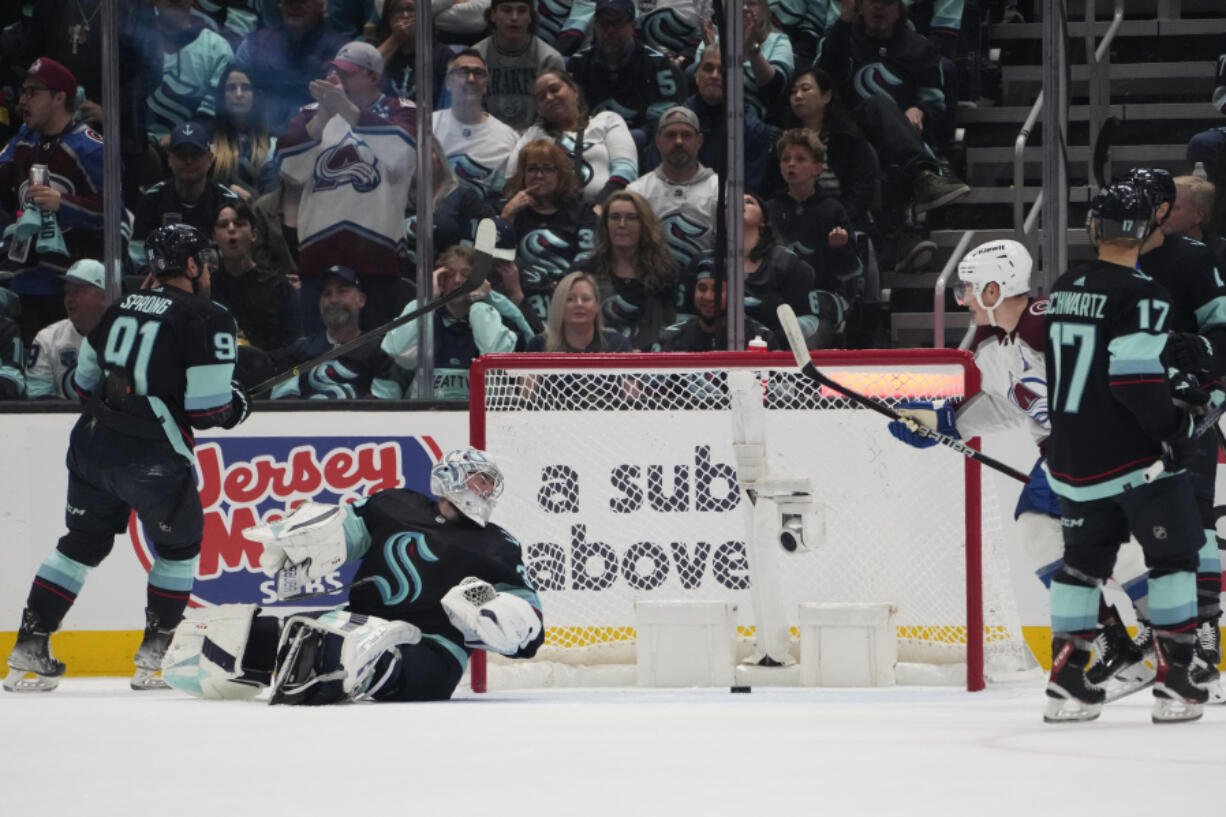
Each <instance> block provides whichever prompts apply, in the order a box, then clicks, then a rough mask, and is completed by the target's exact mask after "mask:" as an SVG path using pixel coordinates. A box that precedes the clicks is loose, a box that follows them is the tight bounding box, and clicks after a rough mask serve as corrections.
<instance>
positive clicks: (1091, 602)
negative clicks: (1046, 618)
mask: <svg viewBox="0 0 1226 817" xmlns="http://www.w3.org/2000/svg"><path fill="white" fill-rule="evenodd" d="M1098 593H1099V590H1098V588H1097V587H1083V586H1081V585H1076V584H1065V583H1064V582H1062V581H1058V580H1057V581H1053V582H1052V583H1051V629H1052V632H1056V633H1084V632H1087V631H1089V630H1094V629H1096V628H1097V627H1098Z"/></svg>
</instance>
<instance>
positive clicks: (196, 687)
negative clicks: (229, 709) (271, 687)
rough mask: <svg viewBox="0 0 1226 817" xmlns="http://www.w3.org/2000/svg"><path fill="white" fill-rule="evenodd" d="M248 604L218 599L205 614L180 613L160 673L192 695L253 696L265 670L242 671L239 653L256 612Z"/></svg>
mask: <svg viewBox="0 0 1226 817" xmlns="http://www.w3.org/2000/svg"><path fill="white" fill-rule="evenodd" d="M259 611H260V608H259V607H257V606H256V605H254V604H223V605H221V606H220V607H217V608H216V609H214V610H213V611H212V612H211V613H210V614H209V616H208V617H207V618H204V619H185V620H184V621H182V622H180V623H179V626H178V627H177V628H175V634H174V638H173V639H172V640H171V642H170V646H169V647H168V648H167V649H166V655H165V657H164V658H163V659H162V678H163V680H165V682H166V683H167V684H168V685H169V686H171V687H174V688H175V689H177V690H179V691H181V692H186V693H187V694H188V695H193V696H195V697H197V698H208V699H212V700H243V699H247V698H254V697H255V696H256V695H258V694H260V690H262V689H263V688H264V687H265V686H267V685H268V674H267V673H261V672H258V671H248V670H247V669H246V668H245V667H244V666H243V658H244V653H245V652H246V650H247V642H248V639H249V637H250V635H251V629H252V626H253V622H254V620H255V616H256V613H258V612H259Z"/></svg>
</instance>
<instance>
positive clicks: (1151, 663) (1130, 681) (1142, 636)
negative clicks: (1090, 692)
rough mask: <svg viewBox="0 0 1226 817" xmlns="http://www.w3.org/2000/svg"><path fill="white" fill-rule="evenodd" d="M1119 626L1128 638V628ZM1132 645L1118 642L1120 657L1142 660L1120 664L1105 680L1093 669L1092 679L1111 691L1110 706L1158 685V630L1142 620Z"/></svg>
mask: <svg viewBox="0 0 1226 817" xmlns="http://www.w3.org/2000/svg"><path fill="white" fill-rule="evenodd" d="M1118 627H1119V632H1120V633H1122V634H1123V635H1124V637H1125V638H1127V635H1128V632H1127V630H1125V629H1124V625H1123V624H1119V625H1118ZM1104 632H1105V630H1104ZM1102 635H1103V634H1102V633H1100V634H1099V636H1100V637H1101V636H1102ZM1117 637H1118V634H1117ZM1094 641H1095V646H1096V647H1097V643H1098V638H1095V639H1094ZM1130 644H1131V646H1128V645H1121V644H1119V643H1118V642H1117V644H1116V646H1117V647H1119V649H1118V652H1117V655H1127V656H1129V657H1130V658H1136V657H1137V656H1139V658H1136V660H1130V661H1120V662H1118V663H1117V665H1116V669H1115V670H1114V671H1112V672H1111V673H1110V674H1109V675H1108V676H1106V678H1105V680H1099V679H1098V678H1097V673H1095V667H1094V666H1091V667H1090V673H1094V677H1092V680H1094V681H1095V683H1100V684H1102V686H1103V688H1104V689H1105V690H1106V692H1107V703H1110V702H1111V701H1118V700H1119V699H1120V698H1123V697H1125V696H1127V695H1131V694H1132V693H1134V692H1140V691H1141V690H1143V689H1145V688H1146V687H1148V686H1150V685H1151V684H1153V683H1154V677H1155V675H1156V674H1157V663H1156V662H1155V660H1154V631H1153V629H1152V628H1151V627H1150V626H1149V623H1148V622H1146V621H1141V622H1139V623H1138V624H1137V636H1136V638H1134V639H1131V641H1130ZM1100 672H1101V670H1100ZM1090 673H1088V674H1090Z"/></svg>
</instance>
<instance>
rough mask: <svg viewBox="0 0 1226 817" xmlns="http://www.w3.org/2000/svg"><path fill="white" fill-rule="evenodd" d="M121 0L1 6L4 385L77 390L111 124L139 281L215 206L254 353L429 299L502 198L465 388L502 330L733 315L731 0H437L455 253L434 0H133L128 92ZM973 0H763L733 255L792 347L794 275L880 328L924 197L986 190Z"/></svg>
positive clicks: (691, 333) (318, 379) (664, 323)
mask: <svg viewBox="0 0 1226 817" xmlns="http://www.w3.org/2000/svg"><path fill="white" fill-rule="evenodd" d="M101 2H102V0H46V2H40V3H34V4H25V5H24V6H23V4H15V6H14V8H13V10H11V11H7V12H3V13H2V14H3V15H5V16H3V17H0V24H3V25H5V26H7V27H6V28H5V29H4V32H3V36H2V37H0V58H2V59H0V88H2V89H4V91H5V93H6V99H5V105H4V107H2V108H0V112H2V113H0V129H2V133H0V136H2V137H3V140H4V141H5V142H6V143H7V146H6V147H5V148H4V152H3V153H2V154H0V223H2V224H4V225H6V226H7V229H6V232H5V238H4V243H3V245H2V246H0V262H2V263H0V277H2V278H3V287H0V309H2V310H3V311H4V312H5V313H6V314H7V316H8V318H11V320H6V321H0V330H2V331H3V332H5V333H7V334H14V333H15V336H16V337H18V338H19V339H20V342H21V344H22V345H23V347H24V349H25V350H26V351H25V362H24V364H23V365H19V364H18V363H14V362H12V361H7V359H6V361H4V362H0V386H3V387H4V389H5V391H4V395H5V396H12V395H10V394H9V392H11V391H13V389H14V388H17V385H20V386H21V389H20V390H21V392H22V393H27V394H28V395H29V396H30V397H52V396H59V397H63V396H64V390H63V389H62V388H60V387H59V384H58V381H57V379H58V378H59V377H60V376H61V375H62V371H61V370H60V369H55V368H54V367H52V368H51V369H48V367H47V364H48V362H49V359H51V358H54V359H55V361H56V363H57V365H59V364H60V363H63V365H70V364H71V360H72V357H73V350H72V349H70V348H60V347H64V346H65V345H67V346H68V347H71V345H72V342H73V340H74V339H75V342H76V343H77V344H78V345H79V343H80V338H81V337H82V335H83V334H85V333H87V332H88V331H89V328H90V326H91V324H92V322H94V321H96V319H97V316H96V314H95V312H96V309H94V308H92V306H93V305H94V304H95V302H96V301H97V299H98V291H99V290H100V289H101V287H99V286H97V283H98V282H99V281H101V280H102V279H103V275H102V268H101V265H100V264H98V263H97V260H98V259H100V258H101V254H102V253H101V251H102V243H103V242H102V226H103V219H102V196H101V179H102V146H103V144H104V139H110V138H115V139H119V140H120V142H121V155H122V158H123V167H124V170H123V202H124V207H125V211H126V218H125V220H124V224H123V232H124V240H125V242H126V252H125V253H124V260H123V265H124V266H123V269H122V273H123V281H124V282H125V287H127V288H131V289H135V288H139V287H140V286H142V285H149V283H150V281H149V279H148V278H147V275H146V273H147V270H146V269H145V267H146V262H145V254H144V239H145V237H146V236H147V235H148V234H149V232H150V231H152V230H153V229H155V228H156V227H158V226H161V225H163V224H168V223H176V222H182V223H186V224H190V225H192V226H194V227H196V228H197V229H199V230H201V231H202V232H203V233H204V234H205V235H207V236H210V237H211V238H212V239H213V241H214V242H215V243H216V245H217V247H218V250H219V255H220V258H221V269H220V270H219V271H218V272H217V273H216V275H215V278H214V280H215V285H214V287H213V297H214V299H215V300H217V301H218V302H220V303H223V304H224V305H225V306H226V307H227V308H229V309H230V310H231V311H232V312H233V313H234V315H235V317H236V319H237V322H238V325H239V327H240V330H241V341H242V343H243V344H244V356H243V360H242V361H240V363H241V364H242V365H240V367H239V368H240V371H241V372H244V373H245V374H246V376H247V377H249V378H250V379H252V380H255V381H258V379H259V378H260V377H262V376H265V375H267V374H269V373H271V372H275V371H279V370H281V368H284V367H288V366H293V365H296V364H298V363H301V362H303V361H305V360H309V359H310V358H311V357H312V356H314V355H317V354H319V353H320V352H322V351H326V350H327V349H329V348H332V347H334V346H337V345H339V344H342V343H345V342H346V341H348V340H351V339H352V338H354V337H357V336H358V335H359V334H360V333H361V332H364V331H367V330H369V329H371V328H373V327H375V326H379V325H381V324H383V323H385V322H387V321H389V320H391V319H393V318H395V317H396V316H397V315H399V314H403V312H404V311H406V310H411V309H413V308H415V307H416V305H417V304H418V302H419V299H418V297H417V294H418V293H417V292H416V286H415V281H416V280H417V269H418V267H419V266H422V265H425V267H424V269H425V270H426V271H432V273H433V275H432V276H430V277H431V280H432V281H433V291H432V296H436V295H439V294H446V293H447V292H449V291H450V290H452V289H454V288H455V287H457V286H460V285H461V283H462V282H463V281H464V280H465V278H466V277H467V275H468V274H469V271H470V270H471V267H472V250H471V249H470V245H471V243H472V240H473V238H474V234H475V229H476V224H477V222H478V221H479V220H480V219H482V218H493V219H495V221H496V223H497V227H498V234H499V240H498V249H497V251H496V253H495V255H496V259H497V260H496V262H495V265H494V267H495V268H494V272H493V274H492V275H491V277H490V280H489V281H488V282H487V283H486V284H485V285H483V286H482V287H481V288H480V289H478V290H476V292H474V293H473V295H472V297H470V298H468V299H462V300H460V301H455V302H452V303H451V304H449V305H448V307H447V308H446V309H444V310H440V311H438V312H437V313H435V315H434V317H433V321H434V331H433V356H434V372H435V383H434V390H433V393H434V394H435V396H438V397H448V398H452V397H463V396H464V395H465V394H466V393H467V368H468V365H469V364H470V363H471V361H472V360H473V359H474V358H475V357H476V356H477V355H479V354H483V353H485V352H490V351H512V350H518V351H522V350H525V349H527V350H544V351H557V350H567V351H599V350H605V351H625V350H639V351H651V350H659V349H669V350H708V349H713V348H721V347H722V346H723V345H724V344H725V343H726V327H727V322H726V319H725V313H726V309H727V303H726V302H727V288H726V287H725V285H724V283H723V282H722V281H720V280H718V275H717V269H716V267H717V264H716V257H715V256H716V254H717V252H718V249H719V248H718V247H717V246H716V242H717V233H718V231H717V226H716V225H717V221H718V219H719V216H718V212H717V207H718V198H719V182H718V176H717V171H718V169H719V168H720V167H721V166H722V165H723V164H724V152H725V145H726V128H727V127H728V123H729V117H728V114H727V112H726V111H725V109H724V104H723V88H722V86H721V67H720V55H721V46H720V43H719V40H718V35H717V30H716V26H715V25H714V24H713V22H712V16H713V12H714V11H717V9H713V8H712V3H711V1H710V0H678V1H675V2H669V3H665V2H662V1H661V0H637V3H636V2H635V0H574V2H572V3H567V2H566V0H551V2H525V1H524V0H433V2H431V4H430V8H431V11H432V17H433V25H434V49H433V52H432V54H431V55H430V60H429V61H430V64H431V65H432V67H433V74H434V76H433V87H432V88H431V89H429V92H430V94H431V101H432V105H433V107H434V109H435V113H434V117H433V139H432V140H431V142H430V143H429V147H430V149H431V155H432V158H433V162H434V163H433V168H434V170H433V174H432V175H433V190H432V191H430V195H429V196H427V197H424V200H425V201H428V202H429V206H430V207H431V210H432V222H433V225H434V227H433V241H432V244H433V257H430V258H422V257H420V256H419V255H418V252H417V247H418V241H417V231H416V224H417V213H416V212H415V208H416V201H417V198H418V196H417V189H416V188H417V180H416V178H415V176H416V173H415V168H416V161H417V159H416V157H417V152H418V151H419V150H421V149H423V148H424V147H425V145H424V144H423V143H422V142H419V140H418V138H417V133H416V113H415V111H414V105H415V102H414V100H415V99H417V98H418V96H419V95H420V93H422V89H421V88H419V87H418V86H419V84H420V83H419V82H418V77H417V76H416V75H415V72H416V62H415V59H416V51H415V50H416V46H417V43H416V32H417V25H418V19H417V16H416V15H417V0H227V2H215V1H214V2H203V1H202V0H195V1H194V2H193V0H119V2H118V3H117V9H118V18H119V27H120V34H119V42H118V49H119V54H120V59H119V66H120V77H121V92H120V94H119V100H118V109H117V110H104V109H103V107H102V105H101V102H100V101H101V99H102V95H101V80H100V77H101V74H102V71H101V60H102V47H101V41H100V36H101V25H100V24H99V21H98V14H99V11H100V9H101ZM996 2H1000V0H996ZM16 6H22V8H16ZM961 16H962V0H842V2H839V1H838V0H831V2H828V3H825V2H821V3H818V2H793V1H792V0H778V1H776V0H770V2H767V0H746V1H745V3H744V20H743V22H744V41H743V43H741V44H740V45H741V49H742V52H743V54H744V65H743V78H744V90H745V93H744V99H745V116H744V138H743V144H744V148H745V155H744V175H745V184H746V195H745V198H744V201H743V202H742V203H731V204H730V206H729V210H730V211H731V212H733V213H735V212H736V210H737V207H738V206H739V207H740V209H741V212H742V215H743V218H744V229H745V254H744V259H743V267H742V268H739V269H737V270H734V271H730V274H740V275H744V291H745V293H746V299H745V304H744V308H745V311H746V314H747V322H746V323H747V326H748V327H749V330H750V333H751V335H760V336H761V337H762V339H763V340H764V341H766V342H767V343H768V345H770V346H771V347H772V348H775V347H777V346H778V344H779V342H780V341H779V337H780V333H779V326H778V323H777V320H776V318H775V315H774V307H775V305H777V304H779V303H784V302H786V303H789V304H791V305H792V306H793V308H794V309H795V310H796V312H797V313H798V314H799V315H800V316H801V323H802V326H803V328H804V329H805V332H806V336H807V339H808V341H809V342H810V344H811V345H812V346H813V347H814V348H822V347H829V346H837V345H863V344H864V343H865V342H866V338H865V336H864V335H863V334H859V333H857V332H856V331H854V327H855V326H856V325H857V316H859V315H860V314H861V312H862V310H864V309H865V308H866V306H865V305H866V304H873V305H875V304H878V303H879V300H880V292H879V291H878V292H874V291H872V285H871V284H870V283H869V282H875V281H879V280H880V278H879V275H878V274H877V273H878V272H879V268H880V269H890V268H895V267H896V268H899V269H905V268H907V266H908V265H912V266H913V265H914V264H916V263H917V262H918V260H919V259H920V257H921V254H922V252H921V251H922V250H923V247H924V241H923V236H922V235H919V240H918V241H917V240H916V232H915V231H916V230H917V229H920V228H922V226H923V216H924V214H925V213H926V212H928V211H931V210H933V209H936V208H938V207H942V206H945V205H946V204H949V203H951V202H953V201H955V200H957V199H958V198H959V197H960V196H962V195H964V194H965V193H966V192H967V191H968V190H969V188H968V187H967V186H966V185H965V184H963V183H962V182H961V181H960V180H958V179H957V178H955V177H954V176H953V175H952V174H951V172H950V171H949V169H948V163H947V162H944V161H943V159H944V157H945V153H946V152H947V151H948V149H949V142H950V139H951V134H952V130H953V125H954V116H955V112H956V104H957V99H958V97H959V89H958V87H956V85H957V77H958V76H959V72H958V71H957V70H954V66H955V63H956V62H957V61H958V60H959V59H960V58H961V57H963V56H964V47H963V46H960V38H959V29H960V25H961ZM38 166H42V167H43V170H42V174H43V175H42V176H40V175H39V174H38V172H37V171H35V172H34V173H32V168H37V167H38ZM929 245H930V242H929ZM917 246H918V248H919V250H917ZM91 259H92V260H91ZM86 261H89V264H93V265H94V266H89V265H88V264H87V265H86V266H85V267H82V266H81V264H83V263H85V262H86ZM70 267H71V268H72V270H75V271H76V272H75V275H73V274H70V273H71V272H72V270H70ZM82 304H89V305H91V306H89V307H85V306H82ZM52 330H54V331H52ZM7 334H6V336H7ZM51 335H54V338H55V340H54V343H52V342H51V340H50V339H49V338H50V337H51ZM36 336H37V337H38V338H41V339H42V340H41V341H40V340H37V339H36ZM417 339H418V326H417V325H416V324H408V325H405V326H403V327H402V328H400V329H398V330H396V331H394V332H392V333H389V334H388V335H386V336H385V338H384V339H383V341H382V343H381V344H369V345H368V347H366V348H365V349H363V350H360V351H357V352H353V353H351V354H348V355H345V356H343V357H341V358H339V359H338V360H336V361H333V362H332V363H330V364H327V365H326V366H324V367H317V370H316V369H312V370H310V371H308V372H304V373H303V374H302V376H301V377H299V378H297V379H296V380H293V381H289V382H287V383H285V384H283V385H282V386H280V387H279V388H278V390H277V392H276V395H275V396H278V397H289V396H297V397H303V398H329V397H359V398H360V397H377V398H399V397H402V396H405V395H407V394H408V393H409V391H408V390H409V389H410V388H411V386H412V378H413V375H414V371H415V368H416V364H417V360H418V359H419V356H420V354H421V353H423V352H424V351H426V350H424V349H419V348H418V340H417ZM35 372H37V374H34V373H35ZM23 378H24V379H25V380H28V382H25V383H21V382H20V381H22V380H23ZM13 384H17V385H13ZM35 384H36V385H35Z"/></svg>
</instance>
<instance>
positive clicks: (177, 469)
mask: <svg viewBox="0 0 1226 817" xmlns="http://www.w3.org/2000/svg"><path fill="white" fill-rule="evenodd" d="M146 248H147V252H148V254H149V264H150V267H151V269H152V271H153V274H154V275H155V276H156V278H157V284H158V285H157V287H156V288H154V289H149V290H141V291H140V292H135V293H132V294H130V295H126V296H124V297H123V298H122V299H121V300H120V301H119V302H118V303H115V304H112V305H111V306H110V307H109V308H108V309H107V310H106V312H105V313H104V314H103V316H102V319H101V320H100V321H99V322H98V325H97V326H96V327H95V328H94V330H93V331H92V332H90V333H89V336H88V337H87V338H85V340H84V341H82V343H81V350H80V352H79V355H78V359H77V369H76V373H75V374H74V375H73V387H74V388H75V389H76V391H77V393H78V395H79V396H80V398H81V400H82V401H83V402H84V404H85V405H84V409H83V411H82V413H81V418H80V419H79V420H78V421H77V423H76V425H75V426H73V429H72V435H71V437H70V439H69V445H68V501H67V504H66V506H65V513H64V517H65V523H66V525H67V527H68V532H67V533H66V534H64V536H62V537H61V538H60V541H59V543H58V544H57V545H56V548H55V550H54V551H53V552H52V553H51V555H50V556H48V557H47V558H46V559H45V560H44V561H43V563H42V565H41V566H39V568H38V572H37V573H36V574H35V576H34V582H33V585H32V587H31V588H30V595H29V597H28V599H27V601H26V609H25V611H24V612H23V613H22V617H21V625H20V629H19V630H18V632H17V644H16V646H15V647H14V648H13V651H12V653H10V655H9V658H8V665H9V667H10V670H11V671H10V672H9V673H8V676H7V677H6V678H5V681H4V688H5V689H8V690H10V691H14V690H23V691H24V690H34V691H38V690H49V689H54V688H55V686H56V685H57V684H58V682H59V676H61V675H63V674H64V664H63V663H62V662H60V661H57V660H56V659H55V658H54V657H53V656H52V655H51V651H50V646H49V643H48V636H49V635H50V633H53V632H55V631H56V630H57V629H59V626H60V623H61V622H62V621H63V619H64V616H65V614H67V612H68V610H69V608H71V607H72V604H73V602H74V601H76V598H77V594H78V593H80V592H81V587H82V585H83V584H84V583H85V579H86V576H87V575H88V574H89V572H90V571H91V570H92V569H93V568H95V567H97V566H98V564H99V563H101V562H102V560H103V559H104V558H106V555H107V554H108V553H110V551H111V547H112V546H113V545H114V543H115V534H117V533H120V532H122V531H123V530H124V528H125V527H126V526H127V523H128V517H129V515H130V513H131V511H133V510H135V511H136V515H137V517H138V518H139V519H140V521H141V523H142V524H143V526H144V529H145V535H146V537H147V538H148V540H149V542H150V543H151V544H152V546H153V549H154V550H155V551H156V553H157V558H156V559H155V560H154V562H153V566H152V567H151V568H150V570H149V584H148V606H147V608H146V611H145V634H144V640H143V641H142V642H141V645H140V649H139V650H138V651H137V653H136V659H135V660H136V666H137V672H136V674H135V675H134V676H133V679H132V687H133V688H134V689H146V688H156V687H164V686H165V684H163V683H162V682H161V681H160V680H159V679H157V678H155V677H154V673H156V672H157V671H158V669H159V667H160V666H161V660H162V656H163V654H164V653H165V650H166V647H167V645H168V644H169V643H170V636H171V634H172V633H173V631H174V628H175V626H176V625H177V624H178V623H179V621H181V620H182V618H183V610H184V608H186V606H187V602H188V598H189V597H190V595H191V590H192V582H193V581H194V579H195V575H196V562H197V561H198V560H199V558H200V540H201V538H202V537H203V534H204V512H203V509H202V508H201V506H200V495H199V494H198V493H197V490H196V476H195V473H194V472H193V466H194V465H195V456H194V455H193V453H192V448H193V439H192V436H191V433H190V431H189V430H190V429H192V428H197V429H206V428H217V427H221V428H233V427H234V426H236V425H238V424H239V423H241V422H242V421H243V420H244V419H246V417H247V413H248V411H249V404H248V402H247V398H246V395H245V394H244V393H243V390H242V388H241V387H239V386H238V385H237V384H236V383H234V382H233V381H232V380H231V378H232V377H233V375H234V363H235V360H236V356H237V350H238V344H237V342H236V341H235V324H234V318H233V317H231V315H230V313H229V312H227V311H226V310H225V308H224V307H221V306H218V305H217V304H215V303H213V302H212V301H210V300H209V297H208V296H209V282H210V276H211V275H212V274H213V273H214V272H215V271H216V270H217V251H216V250H215V249H213V247H212V245H211V244H210V243H209V241H208V239H206V238H205V237H204V235H203V234H202V233H201V232H200V231H199V230H197V229H195V228H194V227H189V226H188V225H186V224H174V225H169V226H165V227H159V228H158V229H156V230H154V231H153V232H152V233H151V234H150V236H149V239H148V241H147V242H146ZM30 675H33V677H32V678H30V677H27V676H30Z"/></svg>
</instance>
